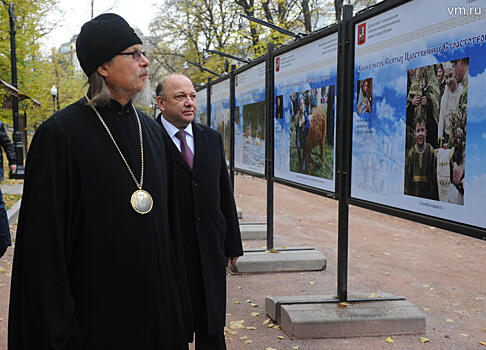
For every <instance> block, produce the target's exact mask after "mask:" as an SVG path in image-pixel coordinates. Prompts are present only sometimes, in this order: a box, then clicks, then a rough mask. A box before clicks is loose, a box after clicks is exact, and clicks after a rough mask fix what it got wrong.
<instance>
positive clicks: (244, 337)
mask: <svg viewBox="0 0 486 350" xmlns="http://www.w3.org/2000/svg"><path fill="white" fill-rule="evenodd" d="M240 339H241V340H246V339H248V336H247V335H244V336H242V337H240Z"/></svg>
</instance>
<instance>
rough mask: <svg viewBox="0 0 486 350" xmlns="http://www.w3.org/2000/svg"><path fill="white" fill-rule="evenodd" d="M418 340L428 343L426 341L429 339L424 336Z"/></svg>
mask: <svg viewBox="0 0 486 350" xmlns="http://www.w3.org/2000/svg"><path fill="white" fill-rule="evenodd" d="M420 342H421V343H422V344H424V343H428V342H429V339H428V338H425V337H420Z"/></svg>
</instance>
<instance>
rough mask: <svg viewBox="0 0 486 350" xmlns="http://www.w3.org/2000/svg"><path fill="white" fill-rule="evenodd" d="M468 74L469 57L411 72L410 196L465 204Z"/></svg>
mask: <svg viewBox="0 0 486 350" xmlns="http://www.w3.org/2000/svg"><path fill="white" fill-rule="evenodd" d="M468 73H469V58H468V57H466V58H461V59H456V60H452V61H450V62H442V63H440V64H436V65H433V66H426V67H420V68H413V69H410V70H409V71H408V81H407V87H408V89H407V119H406V125H407V133H406V142H405V148H406V149H405V189H404V192H405V194H407V195H412V196H417V197H422V198H428V199H433V200H438V201H442V202H448V203H453V204H459V205H464V185H463V184H464V176H465V149H466V120H467V85H468ZM442 84H443V85H444V87H443V89H442ZM437 101H438V103H437ZM436 106H437V107H438V120H437V119H436V117H435V115H436V112H435V108H436ZM436 120H437V121H438V125H437V126H436V124H435V121H436ZM422 121H423V122H424V123H425V125H424V128H422V125H421V123H419V122H422ZM429 127H430V128H431V129H432V131H431V130H430V129H429ZM423 181H426V182H427V183H425V182H423ZM431 186H432V187H431Z"/></svg>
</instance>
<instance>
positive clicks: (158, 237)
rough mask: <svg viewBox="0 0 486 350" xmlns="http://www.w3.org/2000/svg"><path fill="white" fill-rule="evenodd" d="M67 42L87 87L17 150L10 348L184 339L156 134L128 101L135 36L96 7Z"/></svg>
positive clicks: (140, 79)
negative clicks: (21, 162) (19, 186)
mask: <svg viewBox="0 0 486 350" xmlns="http://www.w3.org/2000/svg"><path fill="white" fill-rule="evenodd" d="M76 53H77V56H78V59H79V62H80V65H81V67H82V69H83V71H84V72H85V73H86V75H87V76H88V83H89V88H88V93H87V94H86V96H84V97H82V98H81V99H80V100H79V101H77V102H76V103H74V104H72V105H70V106H68V107H66V108H65V109H63V110H61V111H59V112H58V113H56V114H54V115H53V116H52V117H51V118H49V119H48V120H47V121H45V122H44V123H43V124H42V125H41V126H40V127H39V129H38V130H37V132H36V134H35V136H34V138H33V140H32V144H31V147H30V150H29V154H28V158H27V165H26V175H25V185H24V194H23V198H22V206H21V209H20V216H19V224H18V230H17V239H16V247H15V255H14V263H13V274H12V287H11V295H10V310H9V336H8V338H9V340H8V343H9V349H11V350H34V349H35V350H44V349H45V350H47V349H58V350H68V349H69V350H81V349H83V350H88V349H89V350H106V349H117V350H124V349H137V350H155V349H171V350H179V349H187V341H188V332H187V330H188V329H190V321H191V316H190V312H189V311H187V310H188V308H187V307H186V306H185V303H184V300H186V299H187V295H188V291H187V286H186V283H187V281H185V280H184V279H183V276H185V270H184V264H183V261H182V260H179V259H178V257H179V256H180V255H179V254H180V253H181V249H180V244H179V243H178V241H177V239H176V238H177V235H174V234H171V224H172V222H175V221H176V218H175V214H173V213H172V212H171V210H172V209H171V207H170V206H169V200H170V197H171V196H172V194H171V193H170V188H168V186H167V174H168V171H167V161H166V153H165V152H166V151H165V147H166V146H165V143H164V139H163V137H162V132H161V127H160V126H159V125H158V124H157V123H156V122H155V121H153V120H151V119H150V118H149V117H147V116H146V115H145V114H143V113H142V112H141V111H140V110H137V109H136V108H135V107H134V105H133V104H132V100H133V98H134V97H135V95H137V94H138V93H139V92H140V91H141V90H142V89H143V88H144V86H145V85H146V83H147V76H148V75H147V74H148V66H149V61H148V60H147V58H146V57H145V53H144V52H143V49H142V41H141V40H140V38H139V37H138V36H137V34H136V33H135V32H134V30H133V29H132V28H131V27H130V26H129V25H128V23H127V22H126V21H125V20H124V19H123V18H121V17H120V16H118V15H115V14H103V15H100V16H98V17H96V18H94V19H92V20H91V21H89V22H87V23H85V24H84V25H83V27H82V28H81V32H80V33H79V36H78V38H77V41H76ZM172 226H174V227H175V226H176V225H172Z"/></svg>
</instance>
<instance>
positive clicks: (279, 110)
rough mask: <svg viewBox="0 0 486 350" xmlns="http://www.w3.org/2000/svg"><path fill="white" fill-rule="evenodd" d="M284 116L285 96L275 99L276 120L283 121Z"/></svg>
mask: <svg viewBox="0 0 486 350" xmlns="http://www.w3.org/2000/svg"><path fill="white" fill-rule="evenodd" d="M283 117H284V116H283V95H279V96H277V97H275V118H277V119H282V118H283Z"/></svg>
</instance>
